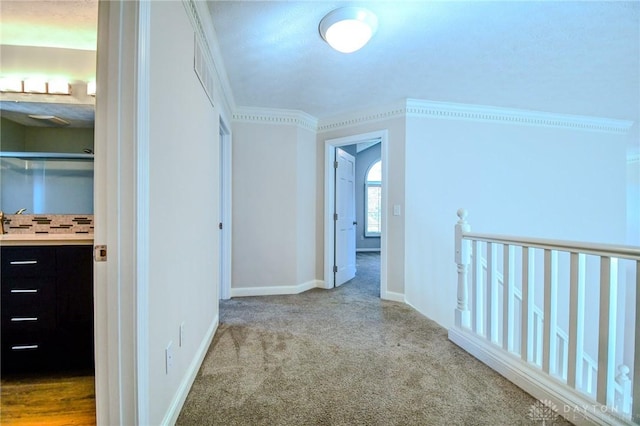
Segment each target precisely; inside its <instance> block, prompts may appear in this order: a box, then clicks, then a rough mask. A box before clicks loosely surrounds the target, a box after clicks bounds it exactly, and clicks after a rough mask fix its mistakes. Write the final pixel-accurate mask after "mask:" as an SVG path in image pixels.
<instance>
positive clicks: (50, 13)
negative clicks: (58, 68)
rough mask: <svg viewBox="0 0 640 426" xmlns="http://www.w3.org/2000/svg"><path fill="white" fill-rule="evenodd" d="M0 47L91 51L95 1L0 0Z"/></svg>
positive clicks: (94, 39) (94, 38)
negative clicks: (4, 45)
mask: <svg viewBox="0 0 640 426" xmlns="http://www.w3.org/2000/svg"><path fill="white" fill-rule="evenodd" d="M0 16H1V17H2V25H1V26H0V42H1V44H9V45H14V46H39V47H59V48H66V49H82V50H95V49H96V40H97V39H98V34H97V25H98V0H28V1H25V0H2V1H0Z"/></svg>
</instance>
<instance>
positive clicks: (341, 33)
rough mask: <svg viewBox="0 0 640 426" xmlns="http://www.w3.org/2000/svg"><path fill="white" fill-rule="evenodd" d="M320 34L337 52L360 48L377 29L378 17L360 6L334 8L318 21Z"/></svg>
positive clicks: (349, 51) (353, 50)
mask: <svg viewBox="0 0 640 426" xmlns="http://www.w3.org/2000/svg"><path fill="white" fill-rule="evenodd" d="M319 29H320V35H321V36H322V38H323V39H324V40H325V41H326V42H327V43H329V45H330V46H331V47H333V48H334V49H335V50H337V51H338V52H342V53H351V52H355V51H356V50H358V49H360V48H362V47H363V46H364V45H365V44H367V42H368V41H369V39H371V37H372V36H373V34H374V33H375V32H376V30H377V29H378V18H377V17H376V15H374V14H373V12H371V11H370V10H367V9H363V8H361V7H343V8H340V9H336V10H334V11H332V12H330V13H329V14H327V16H325V17H324V18H322V21H320V27H319Z"/></svg>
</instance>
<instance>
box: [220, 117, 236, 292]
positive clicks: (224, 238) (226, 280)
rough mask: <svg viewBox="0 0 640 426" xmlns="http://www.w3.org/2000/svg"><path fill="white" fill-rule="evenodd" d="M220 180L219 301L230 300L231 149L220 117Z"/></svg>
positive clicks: (223, 121) (229, 140)
mask: <svg viewBox="0 0 640 426" xmlns="http://www.w3.org/2000/svg"><path fill="white" fill-rule="evenodd" d="M219 133H220V179H221V182H222V185H221V188H220V189H221V191H220V203H221V204H222V208H221V209H220V214H221V217H220V223H222V227H223V229H222V232H221V235H220V294H218V298H219V299H224V300H226V299H230V298H231V256H232V251H231V249H232V246H231V245H232V238H231V232H232V230H233V227H232V223H231V221H232V214H231V201H232V195H231V194H232V185H233V182H232V180H231V178H232V171H231V166H232V156H231V153H232V147H231V143H232V142H231V141H232V138H231V130H230V127H229V126H228V125H227V123H226V122H225V120H224V119H223V117H222V115H221V116H220V131H219Z"/></svg>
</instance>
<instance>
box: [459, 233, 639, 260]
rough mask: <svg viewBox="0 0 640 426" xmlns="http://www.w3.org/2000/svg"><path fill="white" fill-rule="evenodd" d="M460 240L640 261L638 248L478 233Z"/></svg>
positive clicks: (470, 234) (468, 234)
mask: <svg viewBox="0 0 640 426" xmlns="http://www.w3.org/2000/svg"><path fill="white" fill-rule="evenodd" d="M462 238H464V239H467V240H475V241H485V242H488V243H500V244H510V245H515V246H527V247H534V248H540V249H549V250H558V251H567V252H580V253H585V254H593V255H596V256H607V257H617V258H620V259H633V260H640V247H636V246H626V245H614V244H595V243H584V242H579V241H564V240H550V239H545V238H529V237H514V236H510V235H497V234H482V233H478V232H462Z"/></svg>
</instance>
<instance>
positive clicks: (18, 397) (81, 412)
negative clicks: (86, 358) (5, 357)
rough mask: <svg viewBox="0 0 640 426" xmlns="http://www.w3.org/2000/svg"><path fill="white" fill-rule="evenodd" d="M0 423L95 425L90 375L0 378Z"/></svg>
mask: <svg viewBox="0 0 640 426" xmlns="http://www.w3.org/2000/svg"><path fill="white" fill-rule="evenodd" d="M0 385H1V386H2V391H1V395H0V424H2V425H3V426H4V425H20V426H26V425H34V426H35V425H52V426H56V425H60V426H62V425H95V424H96V402H95V389H94V377H93V376H76V377H32V378H2V381H1V382H0Z"/></svg>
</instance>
